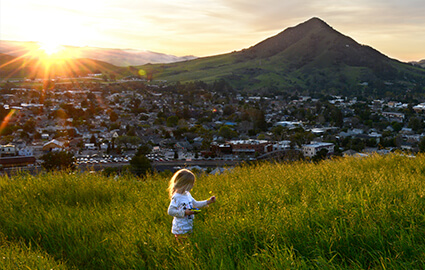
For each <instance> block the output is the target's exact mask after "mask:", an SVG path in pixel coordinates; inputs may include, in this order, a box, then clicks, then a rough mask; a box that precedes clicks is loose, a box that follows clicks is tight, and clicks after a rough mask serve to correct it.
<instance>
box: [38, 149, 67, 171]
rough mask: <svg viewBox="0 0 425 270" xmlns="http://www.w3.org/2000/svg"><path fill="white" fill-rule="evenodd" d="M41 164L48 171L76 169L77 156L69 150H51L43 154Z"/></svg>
mask: <svg viewBox="0 0 425 270" xmlns="http://www.w3.org/2000/svg"><path fill="white" fill-rule="evenodd" d="M41 160H42V161H43V162H42V163H41V166H42V167H43V168H44V169H46V170H47V171H54V170H75V157H74V155H73V154H72V153H70V152H67V151H59V152H49V153H47V154H44V155H43V156H41Z"/></svg>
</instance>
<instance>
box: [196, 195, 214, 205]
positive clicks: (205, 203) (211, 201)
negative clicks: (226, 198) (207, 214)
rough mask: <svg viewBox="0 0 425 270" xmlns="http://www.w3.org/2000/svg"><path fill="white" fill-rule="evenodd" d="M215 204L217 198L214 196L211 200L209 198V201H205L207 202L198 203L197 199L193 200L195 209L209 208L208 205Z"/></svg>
mask: <svg viewBox="0 0 425 270" xmlns="http://www.w3.org/2000/svg"><path fill="white" fill-rule="evenodd" d="M214 202H215V196H212V197H211V198H209V199H208V200H205V201H199V202H198V201H196V200H195V199H193V201H192V203H193V207H195V208H201V207H204V206H207V205H209V204H211V203H214Z"/></svg>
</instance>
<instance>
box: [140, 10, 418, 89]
mask: <svg viewBox="0 0 425 270" xmlns="http://www.w3.org/2000/svg"><path fill="white" fill-rule="evenodd" d="M141 68H142V69H147V70H149V71H150V72H151V73H152V74H153V77H154V78H157V79H164V80H168V81H174V82H175V81H181V82H184V81H196V80H202V81H206V82H211V81H214V80H219V79H225V80H226V81H228V82H229V83H230V84H231V85H232V86H233V87H234V88H236V89H238V90H247V91H259V90H262V91H264V92H271V91H273V92H279V91H284V90H289V91H292V90H298V89H306V90H310V91H321V90H323V89H343V90H345V91H351V90H352V89H353V88H358V87H359V85H360V84H361V83H364V82H367V83H368V84H370V85H374V86H375V87H376V88H378V90H380V89H381V88H384V87H385V85H386V86H387V89H384V90H383V91H384V93H385V91H388V90H391V88H390V87H388V86H389V85H397V86H398V87H399V86H400V85H402V86H403V89H404V88H405V87H406V85H408V87H410V88H414V87H415V86H417V85H420V87H424V86H425V69H423V68H421V67H414V66H412V65H411V64H407V63H402V62H400V61H397V60H395V59H391V58H389V57H387V56H385V55H384V54H382V53H380V52H379V51H378V50H376V49H373V48H371V47H369V46H366V45H361V44H359V43H357V42H356V41H355V40H353V39H352V38H350V37H348V36H345V35H343V34H341V33H340V32H338V31H336V30H335V29H333V28H332V27H331V26H329V25H328V24H327V23H325V22H324V21H322V20H321V19H319V18H312V19H310V20H308V21H306V22H304V23H301V24H299V25H297V26H295V27H290V28H287V29H286V30H284V31H282V32H281V33H279V34H277V35H275V36H273V37H270V38H268V39H266V40H264V41H262V42H260V43H258V44H256V45H255V46H252V47H250V48H247V49H244V50H242V51H235V52H232V53H228V54H223V55H217V56H211V57H204V58H198V59H195V60H191V61H185V62H179V63H172V64H157V65H146V66H144V67H141ZM378 86H379V87H378Z"/></svg>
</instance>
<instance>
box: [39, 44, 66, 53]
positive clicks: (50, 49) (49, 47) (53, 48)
mask: <svg viewBox="0 0 425 270" xmlns="http://www.w3.org/2000/svg"><path fill="white" fill-rule="evenodd" d="M39 45H40V50H41V51H42V52H44V53H45V54H47V55H48V56H52V55H54V54H58V53H59V52H61V51H62V46H61V45H59V44H55V43H39Z"/></svg>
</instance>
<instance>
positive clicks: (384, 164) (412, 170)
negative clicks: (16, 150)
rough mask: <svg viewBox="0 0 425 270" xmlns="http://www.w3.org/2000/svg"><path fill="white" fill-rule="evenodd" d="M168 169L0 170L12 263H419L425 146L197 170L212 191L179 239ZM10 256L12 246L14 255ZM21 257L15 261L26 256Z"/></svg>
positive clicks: (0, 214) (424, 229) (201, 192)
mask: <svg viewBox="0 0 425 270" xmlns="http://www.w3.org/2000/svg"><path fill="white" fill-rule="evenodd" d="M168 180H169V179H167V178H163V177H161V176H159V175H154V176H149V177H148V178H146V179H139V178H134V177H132V176H125V177H121V178H118V179H115V178H113V177H110V178H107V177H104V176H102V175H97V174H67V173H53V174H43V175H40V176H37V177H34V176H30V175H26V174H22V175H17V176H15V177H12V178H7V177H4V178H1V179H0V229H1V231H0V240H1V241H0V253H1V254H9V255H8V256H4V257H5V258H7V259H3V258H1V256H0V260H1V259H3V260H4V261H5V262H6V261H7V263H8V264H4V265H5V266H3V264H2V263H0V266H1V267H3V268H2V269H10V267H8V266H11V265H12V264H14V263H15V264H16V263H19V265H20V267H21V268H22V269H25V267H29V268H30V269H50V268H52V269H158V268H159V269H220V268H221V269H261V268H267V269H270V268H275V269H423V268H424V267H425V265H424V263H423V262H424V261H425V252H424V250H425V214H424V213H425V197H424V196H425V181H424V180H425V156H419V157H417V158H414V159H409V158H407V157H403V156H398V155H391V156H385V157H381V156H374V157H370V158H364V159H356V158H348V159H338V160H334V161H324V162H322V163H320V164H312V163H303V162H299V163H293V164H268V163H264V164H259V165H253V166H243V167H240V168H236V169H234V170H232V171H231V172H229V173H225V174H222V175H219V176H207V175H200V176H198V179H197V182H196V183H195V187H194V189H193V191H192V195H193V196H194V197H195V198H196V199H198V200H201V199H206V198H208V197H209V196H211V195H215V196H216V197H217V203H216V204H213V205H211V206H210V207H208V208H207V209H204V210H203V211H202V212H201V213H200V214H198V215H197V218H196V220H195V228H194V233H193V234H192V236H191V237H190V239H189V240H188V241H187V243H186V244H184V245H178V244H177V243H176V241H175V239H174V238H173V235H172V234H171V232H170V231H171V220H172V218H171V217H170V216H168V215H167V213H166V210H167V207H168V204H169V199H168V197H167V192H166V187H167V183H168ZM10 258H14V259H13V260H12V259H10ZM24 266H25V267H24Z"/></svg>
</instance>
